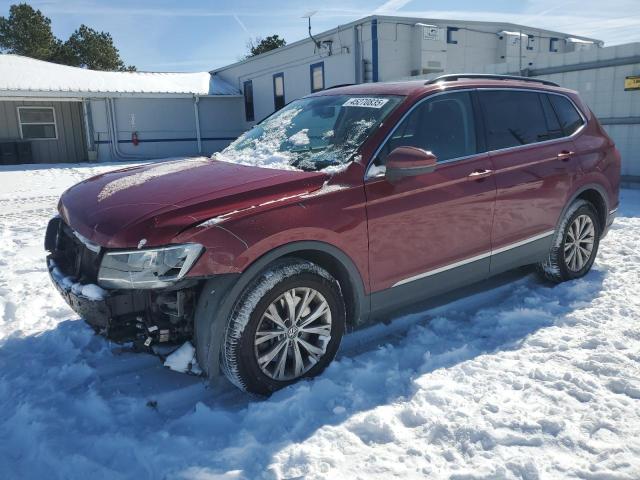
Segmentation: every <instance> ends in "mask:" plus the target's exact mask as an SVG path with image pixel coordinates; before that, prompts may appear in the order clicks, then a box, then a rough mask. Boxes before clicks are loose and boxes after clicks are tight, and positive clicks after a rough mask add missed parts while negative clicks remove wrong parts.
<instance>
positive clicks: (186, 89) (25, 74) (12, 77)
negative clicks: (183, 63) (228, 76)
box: [0, 54, 240, 97]
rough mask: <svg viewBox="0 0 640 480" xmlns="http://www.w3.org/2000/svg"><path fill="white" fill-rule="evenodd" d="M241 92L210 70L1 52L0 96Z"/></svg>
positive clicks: (226, 93)
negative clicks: (64, 61)
mask: <svg viewBox="0 0 640 480" xmlns="http://www.w3.org/2000/svg"><path fill="white" fill-rule="evenodd" d="M193 95H201V96H209V95H211V96H237V95H240V92H239V91H238V90H237V89H236V88H234V87H233V86H232V85H230V84H228V83H226V82H225V81H224V80H221V79H220V78H219V77H214V76H212V75H210V74H209V73H208V72H197V73H158V72H102V71H97V70H88V69H84V68H77V67H69V66H67V65H59V64H56V63H50V62H45V61H42V60H35V59H33V58H28V57H23V56H20V55H8V54H7V55H0V96H47V97H58V96H60V97H105V96H141V97H142V96H193Z"/></svg>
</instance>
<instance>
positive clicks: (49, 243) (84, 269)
mask: <svg viewBox="0 0 640 480" xmlns="http://www.w3.org/2000/svg"><path fill="white" fill-rule="evenodd" d="M56 221H57V225H55V224H53V222H56ZM51 222H52V224H50V225H49V228H48V229H47V239H46V241H45V245H46V248H47V249H48V250H50V251H51V255H52V258H53V259H54V260H55V262H56V264H57V265H58V268H59V269H60V270H62V272H63V273H64V274H65V275H70V276H73V277H75V278H76V279H77V281H79V282H81V283H85V284H86V283H97V280H98V269H99V268H100V260H101V258H100V254H99V253H96V252H94V251H92V250H90V249H89V248H87V246H86V245H85V244H84V243H82V242H81V241H80V239H78V237H76V236H75V235H74V233H73V230H72V229H71V228H70V227H69V226H68V225H66V224H65V223H64V222H63V221H62V220H61V219H60V218H55V219H53V220H52V221H51Z"/></svg>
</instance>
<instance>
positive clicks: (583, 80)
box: [485, 43, 640, 180]
mask: <svg viewBox="0 0 640 480" xmlns="http://www.w3.org/2000/svg"><path fill="white" fill-rule="evenodd" d="M485 73H499V74H504V73H517V72H512V71H508V70H507V68H506V67H505V66H503V65H491V66H488V67H487V68H486V69H485ZM527 73H528V74H529V75H530V76H532V77H536V78H542V79H545V80H551V81H552V82H556V83H558V84H560V85H561V86H563V87H566V88H570V89H573V90H577V91H578V92H580V95H581V96H582V98H583V99H584V100H585V102H586V103H587V104H588V105H589V107H590V108H591V110H592V111H593V112H594V113H595V114H596V116H597V117H598V119H599V120H600V123H602V124H603V126H604V128H605V130H606V131H607V133H609V135H610V136H611V138H613V140H614V141H615V142H616V145H617V147H618V149H619V150H620V154H621V155H622V175H623V176H625V177H631V179H634V180H640V90H629V91H625V89H624V81H625V77H627V76H630V75H640V43H628V44H625V45H617V46H613V47H605V48H599V49H596V50H593V51H586V52H573V53H566V54H562V55H558V56H554V57H553V58H551V59H548V60H547V61H546V62H544V63H541V64H539V65H538V66H537V68H535V69H532V70H529V71H528V72H527Z"/></svg>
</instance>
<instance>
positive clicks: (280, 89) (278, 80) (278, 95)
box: [273, 73, 284, 110]
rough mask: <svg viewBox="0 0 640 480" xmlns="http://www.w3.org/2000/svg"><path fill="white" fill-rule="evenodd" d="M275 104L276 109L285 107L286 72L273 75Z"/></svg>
mask: <svg viewBox="0 0 640 480" xmlns="http://www.w3.org/2000/svg"><path fill="white" fill-rule="evenodd" d="M273 106H274V108H275V109H276V110H280V109H281V108H282V107H284V73H276V74H275V75H274V76H273Z"/></svg>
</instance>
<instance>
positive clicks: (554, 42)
mask: <svg viewBox="0 0 640 480" xmlns="http://www.w3.org/2000/svg"><path fill="white" fill-rule="evenodd" d="M559 43H560V39H559V38H555V37H554V38H550V39H549V51H550V52H557V51H558V44H559Z"/></svg>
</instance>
